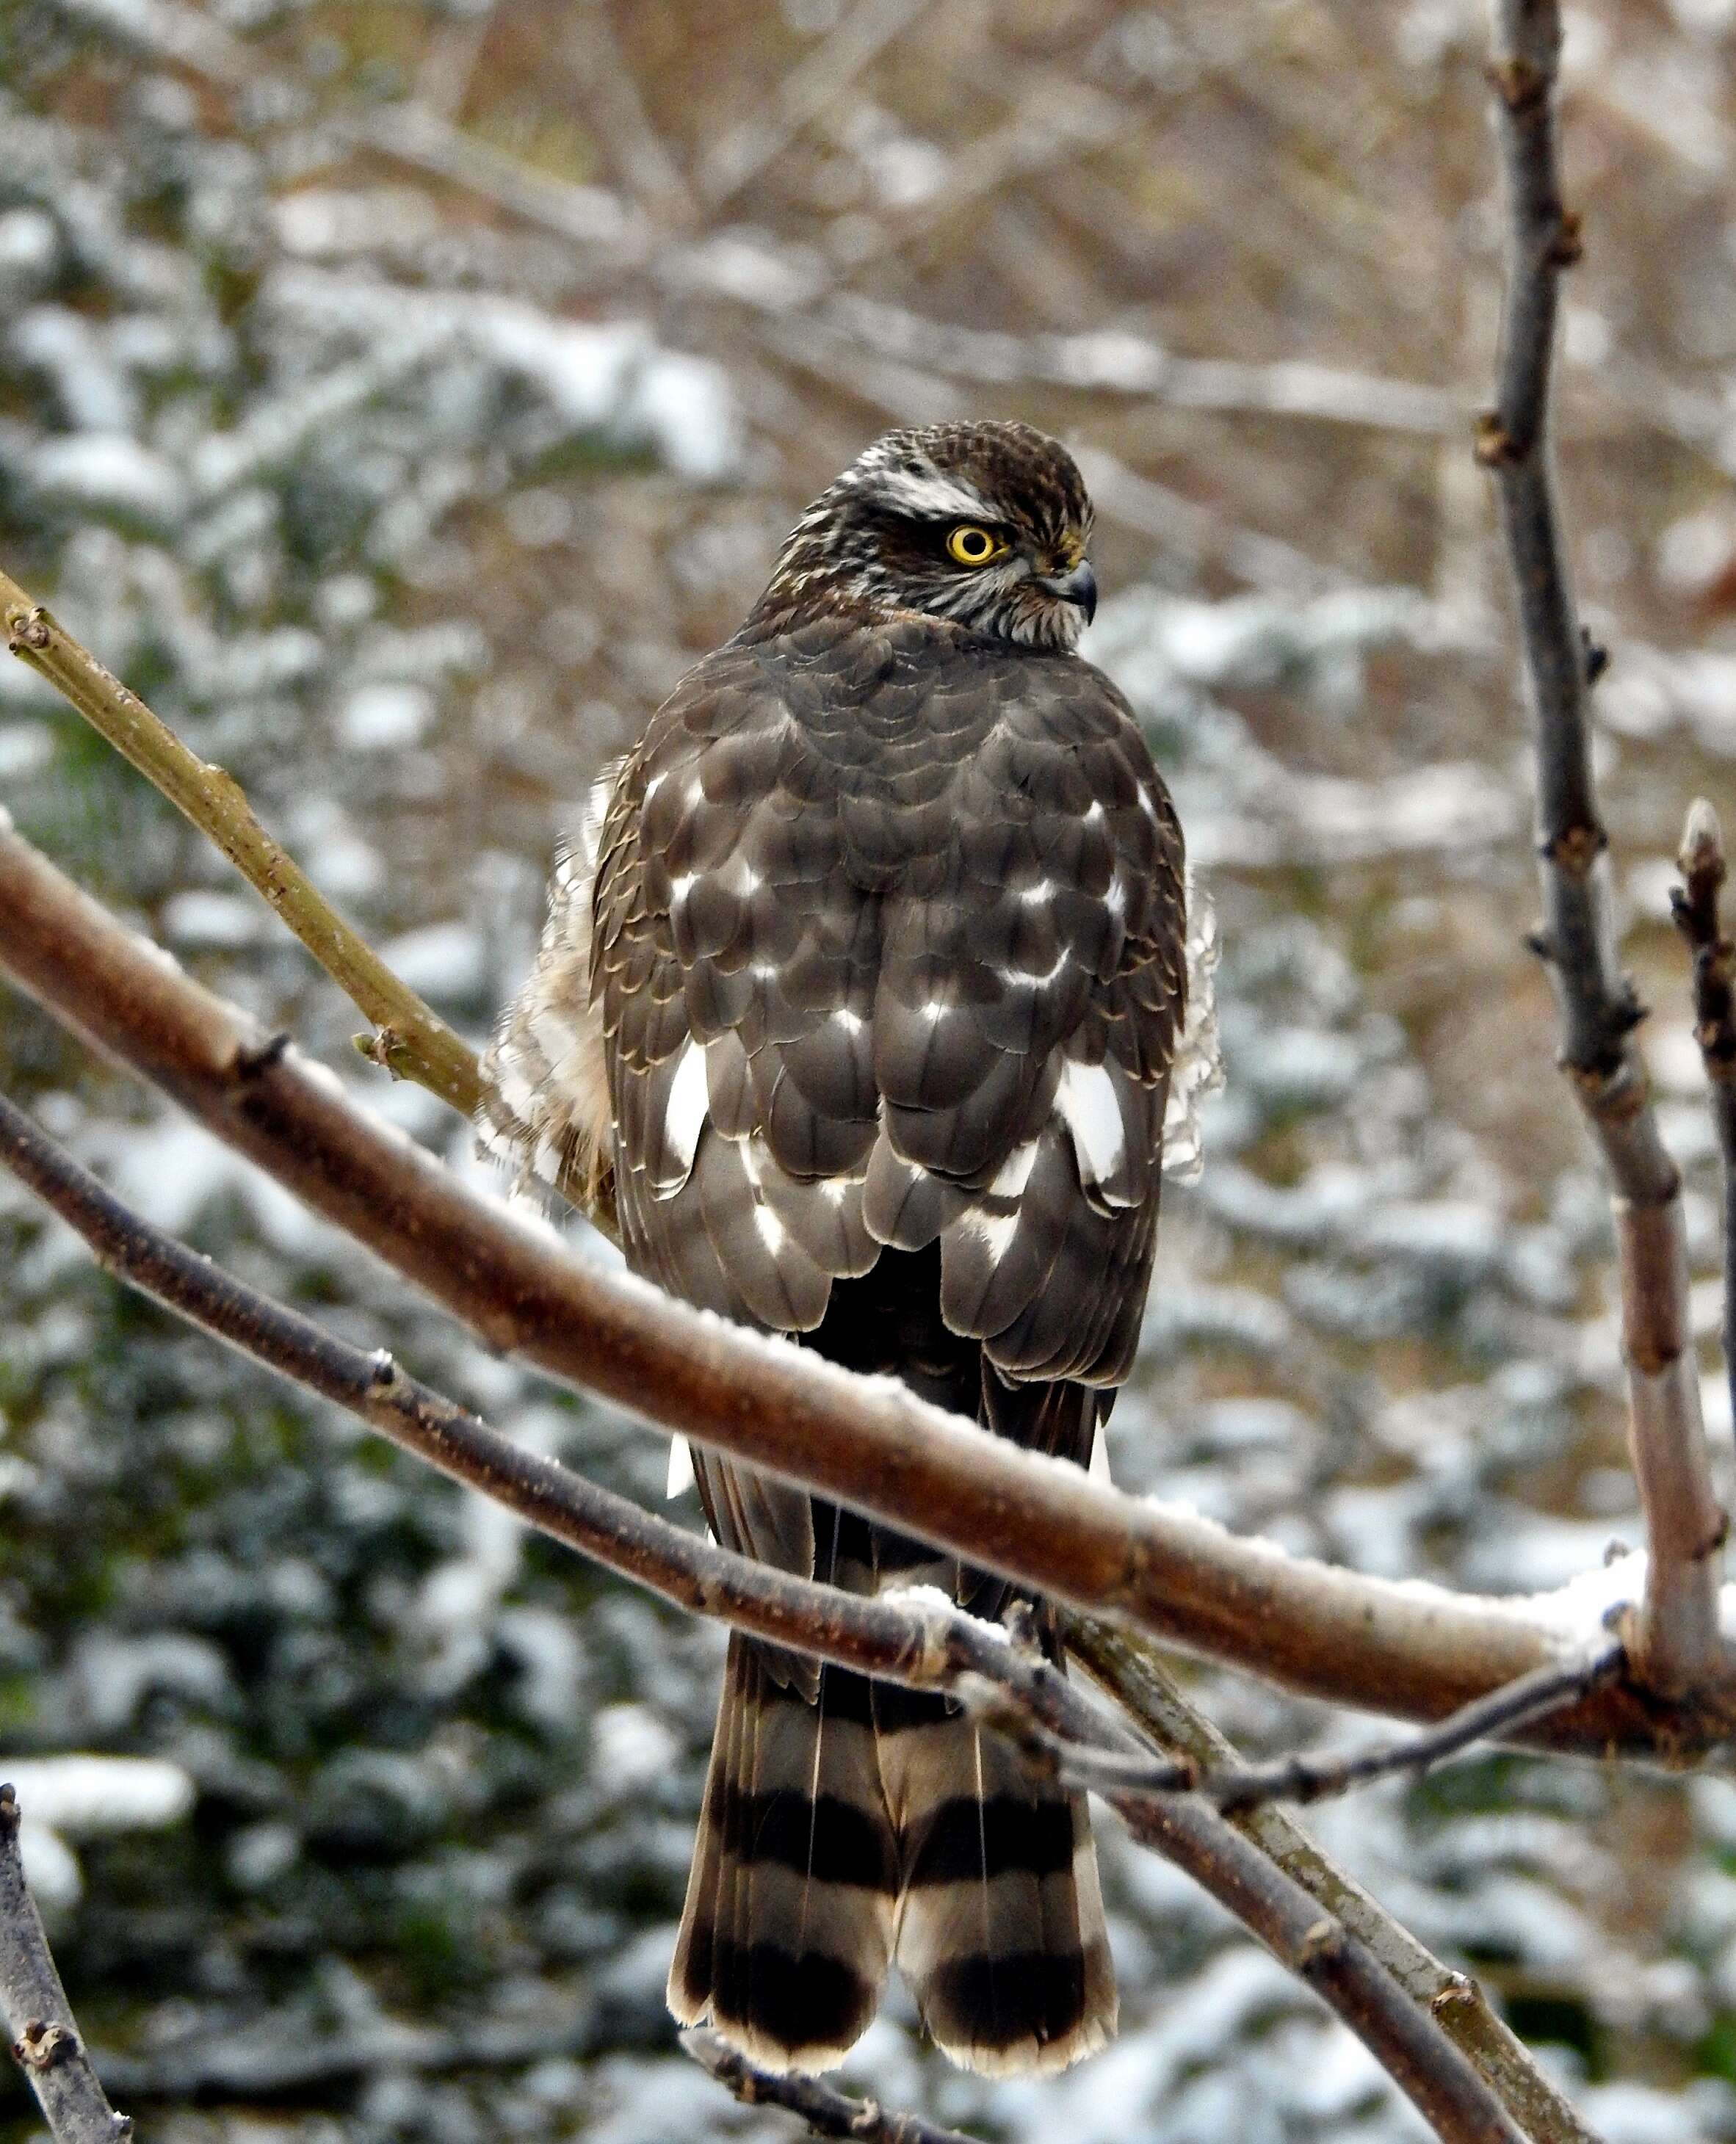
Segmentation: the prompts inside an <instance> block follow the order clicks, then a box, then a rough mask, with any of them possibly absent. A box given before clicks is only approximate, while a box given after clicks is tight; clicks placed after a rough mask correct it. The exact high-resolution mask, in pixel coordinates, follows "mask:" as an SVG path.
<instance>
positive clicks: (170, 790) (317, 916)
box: [0, 573, 482, 1116]
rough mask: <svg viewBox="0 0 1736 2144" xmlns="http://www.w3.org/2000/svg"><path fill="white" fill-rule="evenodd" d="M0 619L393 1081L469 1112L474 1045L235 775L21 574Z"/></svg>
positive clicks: (4, 594) (11, 639) (475, 1086)
mask: <svg viewBox="0 0 1736 2144" xmlns="http://www.w3.org/2000/svg"><path fill="white" fill-rule="evenodd" d="M0 621H3V623H4V625H5V628H6V645H7V651H8V653H11V654H13V655H16V656H17V658H19V659H20V661H21V662H24V663H28V664H29V666H30V668H32V670H34V671H36V672H37V674H38V675H39V676H41V677H46V678H47V681H48V682H49V683H50V684H51V685H52V686H53V687H54V688H55V690H56V691H57V692H59V693H61V694H62V696H63V697H65V698H66V699H67V700H68V701H70V702H71V703H72V706H73V707H76V708H77V710H78V712H79V713H80V714H82V716H83V717H84V718H85V720H86V721H87V722H89V723H90V724H91V726H92V728H93V729H96V730H97V731H99V732H101V733H102V736H104V737H107V740H108V742H110V743H111V744H112V746H113V747H115V749H116V751H117V752H119V753H120V754H121V755H122V757H123V758H126V759H128V760H130V761H131V762H132V764H133V765H134V766H135V767H137V769H138V770H139V772H140V773H141V774H142V775H143V776H144V777H146V780H147V781H149V782H153V783H154V784H155V785H156V787H157V788H159V789H160V790H161V792H162V793H163V795H164V796H165V797H167V798H168V799H169V801H170V802H171V804H173V805H175V806H176V807H177V808H178V809H179V810H180V811H182V812H184V813H185V814H186V816H187V817H188V818H189V819H191V821H192V822H193V824H194V825H195V826H196V827H198V829H199V830H200V831H201V833H203V834H206V835H207V836H209V837H210V838H211V841H214V842H215V843H216V846H217V847H218V848H220V849H221V851H223V853H224V855H225V856H227V857H228V859H229V861H231V863H232V864H233V865H234V866H235V867H236V870H237V871H240V872H241V876H242V877H243V878H245V879H246V881H248V883H249V884H250V886H253V887H254V888H255V891H258V892H259V893H260V894H261V895H263V896H264V897H265V900H266V901H268V902H269V903H270V906H272V907H273V908H274V909H275V911H277V913H278V915H279V916H281V917H282V919H283V921H285V923H286V924H287V925H288V926H289V927H290V930H291V931H294V932H295V936H297V937H298V938H299V939H300V940H301V942H302V944H303V945H305V946H306V948H307V950H309V952H310V953H311V954H312V955H313V956H314V958H315V960H317V961H318V962H319V963H320V966H321V967H322V968H324V969H325V972H326V973H327V975H330V977H331V979H332V980H333V981H334V982H335V983H336V984H337V985H338V986H339V988H340V990H343V991H344V992H345V995H347V996H348V997H349V998H350V1000H351V1001H352V1002H353V1003H354V1004H355V1005H356V1007H357V1008H358V1010H360V1011H361V1012H362V1013H363V1014H364V1015H365V1016H366V1018H368V1019H369V1020H372V1021H373V1023H374V1027H375V1029H376V1030H378V1031H377V1032H376V1033H375V1034H374V1035H373V1036H371V1037H370V1038H369V1039H368V1040H367V1041H366V1043H365V1045H364V1050H363V1054H364V1055H366V1056H368V1057H370V1058H371V1059H372V1060H374V1063H376V1064H378V1065H384V1067H385V1068H386V1069H387V1070H389V1071H390V1072H391V1073H392V1074H394V1076H395V1077H397V1078H399V1079H414V1081H415V1082H416V1083H417V1084H418V1085H419V1086H423V1087H426V1088H428V1089H430V1090H431V1091H432V1092H433V1093H434V1094H438V1095H439V1097H440V1099H442V1100H443V1101H446V1102H450V1103H451V1104H452V1106H453V1107H454V1109H461V1110H462V1111H463V1112H464V1114H465V1115H466V1116H469V1115H472V1114H474V1111H475V1109H476V1104H477V1103H478V1101H479V1099H480V1097H481V1093H482V1088H481V1083H480V1081H479V1078H478V1075H477V1066H476V1053H475V1051H474V1050H472V1049H471V1048H470V1045H469V1044H468V1043H467V1042H466V1041H465V1040H464V1038H463V1037H462V1036H461V1035H455V1034H454V1032H453V1030H451V1029H450V1028H449V1027H448V1026H447V1025H446V1023H445V1022H444V1020H442V1019H441V1018H440V1016H439V1014H438V1013H437V1012H435V1011H434V1010H433V1008H432V1007H431V1006H429V1005H424V1003H423V1001H422V1000H421V999H420V998H419V997H418V996H417V995H416V993H415V992H414V990H411V989H410V988H409V985H407V984H405V983H403V982H400V981H399V979H398V977H397V976H396V975H394V974H393V973H392V971H391V970H390V969H389V967H387V965H385V963H384V960H381V959H380V957H379V955H378V954H377V953H376V952H374V950H373V948H372V947H371V946H370V945H368V943H367V942H366V940H365V939H363V938H362V936H360V933H359V932H358V931H355V929H354V928H353V927H352V926H350V924H348V923H346V922H345V921H344V919H343V917H342V916H340V915H339V914H338V912H337V911H336V910H335V908H333V906H331V904H330V901H327V900H326V899H325V896H324V895H323V894H321V893H320V891H319V890H318V888H317V887H316V886H315V885H314V882H313V881H312V880H311V879H310V878H309V877H308V876H307V874H306V872H305V871H303V870H302V868H301V866H300V865H299V864H298V863H297V862H296V861H295V859H294V858H293V857H292V856H290V854H289V853H288V852H287V851H285V849H283V848H282V847H280V846H279V844H278V843H277V842H276V841H273V839H272V838H271V836H270V835H269V834H268V833H267V832H266V831H265V828H264V827H263V826H260V822H259V821H258V820H257V819H256V818H255V816H253V809H252V806H250V804H249V803H248V802H247V799H246V796H245V794H244V793H243V792H242V790H241V784H240V783H239V782H236V779H235V777H234V776H233V775H231V774H228V773H226V772H225V771H224V770H223V768H221V767H213V766H211V765H209V764H208V763H207V762H206V761H204V760H202V759H201V758H200V757H199V755H198V754H197V753H196V752H190V751H189V750H188V748H187V747H186V745H184V744H183V743H182V742H181V740H180V738H179V737H176V735H175V733H174V732H173V731H172V730H171V729H169V728H168V727H166V724H164V723H163V722H160V721H159V720H158V719H157V717H156V716H155V715H154V714H152V713H151V710H150V708H148V707H146V705H145V703H144V702H143V701H142V700H141V699H140V698H139V697H138V695H137V694H136V692H129V691H128V689H127V688H126V686H124V685H123V684H122V682H121V681H120V679H119V678H118V677H114V676H113V675H112V673H111V672H108V671H107V670H105V669H104V668H103V667H102V664H101V663H99V662H97V658H95V656H93V655H92V654H91V653H89V652H88V651H87V649H85V648H82V647H80V645H79V643H77V641H76V640H75V639H73V638H72V635H71V633H68V632H67V630H66V628H64V627H63V626H62V624H61V623H60V621H59V620H58V619H57V618H55V617H53V616H52V613H49V612H48V611H46V610H44V609H43V608H42V605H41V604H40V603H32V601H31V600H30V598H29V597H28V596H27V595H26V594H25V593H24V591H23V590H22V588H20V587H19V586H18V585H17V582H16V581H12V580H9V579H8V578H7V576H6V575H5V574H4V573H0Z"/></svg>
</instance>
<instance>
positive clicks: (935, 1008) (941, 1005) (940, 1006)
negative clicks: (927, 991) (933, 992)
mask: <svg viewBox="0 0 1736 2144" xmlns="http://www.w3.org/2000/svg"><path fill="white" fill-rule="evenodd" d="M916 1010H918V1011H919V1012H920V1014H921V1015H922V1017H923V1018H924V1019H925V1020H929V1021H931V1022H932V1021H939V1020H945V1017H946V1015H947V1014H948V1013H950V1011H951V1010H952V1007H951V1006H950V1005H948V1003H947V1002H946V1000H945V998H930V1000H928V1002H927V1003H926V1004H925V1005H919V1006H918V1007H917V1008H916Z"/></svg>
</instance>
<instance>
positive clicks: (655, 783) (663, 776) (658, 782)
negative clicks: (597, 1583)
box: [641, 767, 681, 1443]
mask: <svg viewBox="0 0 1736 2144" xmlns="http://www.w3.org/2000/svg"><path fill="white" fill-rule="evenodd" d="M668 779H669V770H668V768H667V767H665V768H664V769H663V771H662V773H660V774H653V775H652V777H651V779H650V781H649V782H647V783H646V785H645V795H644V797H643V799H642V806H641V808H643V806H644V805H648V804H649V803H650V802H651V800H652V797H655V796H656V795H657V792H658V790H660V789H661V788H662V786H663V784H664V783H665V782H667V780H668ZM676 1442H677V1443H679V1442H681V1439H680V1438H679V1437H677V1439H676Z"/></svg>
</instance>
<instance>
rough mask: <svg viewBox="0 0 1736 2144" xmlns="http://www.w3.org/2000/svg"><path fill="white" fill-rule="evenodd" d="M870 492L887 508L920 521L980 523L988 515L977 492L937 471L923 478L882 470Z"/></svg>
mask: <svg viewBox="0 0 1736 2144" xmlns="http://www.w3.org/2000/svg"><path fill="white" fill-rule="evenodd" d="M874 488H875V490H876V491H877V492H878V493H879V494H880V497H881V498H882V499H884V500H885V502H886V504H888V505H889V506H894V507H896V508H897V509H898V510H899V512H900V513H901V514H912V515H914V516H915V518H916V519H919V520H922V521H939V520H941V519H944V518H945V516H946V515H948V514H962V515H964V516H965V518H966V519H969V520H972V521H980V520H981V519H983V517H984V516H985V514H988V512H989V509H988V507H987V505H986V504H985V503H984V500H983V497H982V494H980V492H978V491H976V490H975V489H973V488H972V486H970V484H965V483H964V482H963V481H962V480H961V479H959V478H956V477H950V476H942V475H941V474H940V471H939V470H938V469H936V470H935V471H934V472H933V473H932V474H930V475H927V476H915V475H912V474H910V472H909V471H907V470H905V469H882V470H880V471H878V472H877V473H876V474H875V479H874Z"/></svg>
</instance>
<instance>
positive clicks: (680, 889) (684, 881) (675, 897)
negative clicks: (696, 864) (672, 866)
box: [669, 871, 699, 914]
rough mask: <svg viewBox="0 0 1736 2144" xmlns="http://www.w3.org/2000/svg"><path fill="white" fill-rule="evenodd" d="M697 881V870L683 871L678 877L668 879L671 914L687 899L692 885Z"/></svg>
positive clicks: (695, 884) (696, 883) (692, 887)
mask: <svg viewBox="0 0 1736 2144" xmlns="http://www.w3.org/2000/svg"><path fill="white" fill-rule="evenodd" d="M698 883H699V874H698V872H697V871H683V872H682V875H681V876H680V877H679V878H677V879H672V880H671V881H670V882H669V908H670V912H671V914H673V913H674V911H676V910H677V908H679V907H680V906H681V905H682V902H683V901H685V900H686V899H687V896H688V895H689V894H690V893H691V892H692V891H693V889H694V887H695V886H697V885H698Z"/></svg>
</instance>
